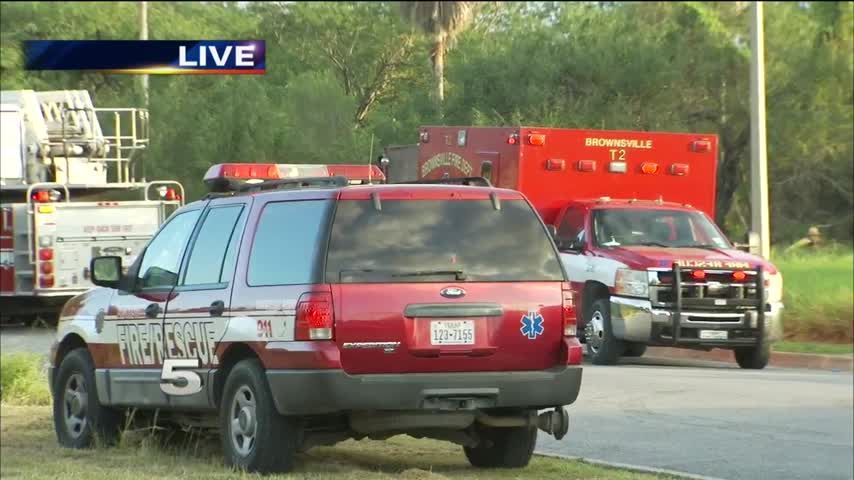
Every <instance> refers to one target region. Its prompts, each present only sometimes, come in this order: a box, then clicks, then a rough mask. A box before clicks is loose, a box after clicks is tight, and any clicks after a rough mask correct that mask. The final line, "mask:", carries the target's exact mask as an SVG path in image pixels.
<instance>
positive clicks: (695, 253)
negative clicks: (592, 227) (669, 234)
mask: <svg viewBox="0 0 854 480" xmlns="http://www.w3.org/2000/svg"><path fill="white" fill-rule="evenodd" d="M599 254H600V255H602V256H605V257H609V258H612V259H614V260H617V261H620V262H622V263H625V264H626V265H627V266H628V267H629V268H633V269H637V270H645V269H647V268H670V267H672V266H673V263H674V262H686V263H687V265H686V266H688V267H691V266H696V267H697V268H711V269H713V268H725V269H726V268H751V269H753V268H756V267H758V266H760V265H761V266H762V269H763V270H764V271H765V272H767V273H770V274H774V273H777V269H776V267H774V264H772V263H771V262H769V261H767V260H765V259H763V258H761V257H759V256H756V255H751V254H749V253H745V252H742V251H741V250H731V249H722V248H666V247H615V248H608V249H601V250H600V251H599ZM704 262H709V263H704ZM713 262H720V264H715V263H713ZM745 263H746V264H747V265H749V267H745V266H744V264H745Z"/></svg>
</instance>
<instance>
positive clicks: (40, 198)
mask: <svg viewBox="0 0 854 480" xmlns="http://www.w3.org/2000/svg"><path fill="white" fill-rule="evenodd" d="M33 201H34V202H38V203H46V202H49V201H50V192H48V191H47V190H39V191H38V192H33Z"/></svg>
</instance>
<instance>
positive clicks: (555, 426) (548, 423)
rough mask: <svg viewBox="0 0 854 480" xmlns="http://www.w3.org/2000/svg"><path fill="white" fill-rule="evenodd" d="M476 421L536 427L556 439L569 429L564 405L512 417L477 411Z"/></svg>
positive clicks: (508, 425) (500, 425)
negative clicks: (548, 410) (541, 411)
mask: <svg viewBox="0 0 854 480" xmlns="http://www.w3.org/2000/svg"><path fill="white" fill-rule="evenodd" d="M477 421H478V423H482V424H483V425H486V426H489V427H496V428H509V427H536V428H539V429H540V430H542V431H544V432H546V433H548V434H549V435H552V436H553V437H555V439H557V440H560V439H562V438H563V437H564V436H565V435H566V433H567V432H568V431H569V414H568V413H567V412H566V408H564V407H559V408H555V409H554V410H553V411H550V412H543V413H541V414H539V415H537V413H536V412H530V414H528V415H519V416H514V417H496V416H492V415H487V414H485V413H479V414H478V416H477Z"/></svg>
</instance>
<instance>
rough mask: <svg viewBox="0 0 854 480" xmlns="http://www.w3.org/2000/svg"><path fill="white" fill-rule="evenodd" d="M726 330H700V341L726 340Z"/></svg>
mask: <svg viewBox="0 0 854 480" xmlns="http://www.w3.org/2000/svg"><path fill="white" fill-rule="evenodd" d="M727 333H728V332H727V331H726V330H700V340H726V339H727V338H729V337H728V336H727Z"/></svg>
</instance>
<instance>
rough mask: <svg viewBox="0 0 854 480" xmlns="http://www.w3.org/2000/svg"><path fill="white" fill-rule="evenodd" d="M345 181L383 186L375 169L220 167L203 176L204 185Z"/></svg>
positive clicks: (268, 165) (277, 165) (279, 165)
mask: <svg viewBox="0 0 854 480" xmlns="http://www.w3.org/2000/svg"><path fill="white" fill-rule="evenodd" d="M316 177H346V178H347V179H348V180H349V182H350V184H359V183H367V182H378V183H382V182H385V179H386V178H385V175H384V174H383V172H382V170H380V168H379V167H378V166H376V165H352V164H347V165H309V164H294V163H220V164H217V165H213V166H211V167H210V168H209V169H208V171H207V173H205V177H204V181H205V183H206V184H208V185H211V184H216V183H221V182H223V181H228V180H237V181H241V180H242V181H244V182H245V183H259V182H263V181H267V180H283V179H289V178H316Z"/></svg>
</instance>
